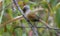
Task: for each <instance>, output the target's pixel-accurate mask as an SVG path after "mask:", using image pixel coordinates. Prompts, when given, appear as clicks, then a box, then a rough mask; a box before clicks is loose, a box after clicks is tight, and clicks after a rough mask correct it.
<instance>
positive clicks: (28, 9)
mask: <svg viewBox="0 0 60 36" xmlns="http://www.w3.org/2000/svg"><path fill="white" fill-rule="evenodd" d="M29 11H30V7H29V5H25V6H24V7H23V12H24V13H25V12H29Z"/></svg>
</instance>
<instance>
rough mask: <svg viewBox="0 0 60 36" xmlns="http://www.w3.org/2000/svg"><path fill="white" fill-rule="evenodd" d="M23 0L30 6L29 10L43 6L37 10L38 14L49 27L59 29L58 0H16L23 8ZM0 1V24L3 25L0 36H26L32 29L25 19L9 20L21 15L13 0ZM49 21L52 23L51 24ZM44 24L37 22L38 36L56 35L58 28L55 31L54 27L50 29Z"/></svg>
mask: <svg viewBox="0 0 60 36" xmlns="http://www.w3.org/2000/svg"><path fill="white" fill-rule="evenodd" d="M23 1H24V2H25V3H27V4H28V5H29V6H30V9H31V10H35V9H36V8H39V7H41V8H43V9H44V10H43V11H38V13H37V14H38V16H40V17H41V18H42V19H43V20H44V21H45V22H46V23H48V25H49V26H50V27H52V28H59V29H60V2H58V0H32V1H34V2H32V1H31V0H17V2H18V5H19V7H21V9H22V8H23V6H22V5H23ZM1 2H2V10H1V12H0V26H2V25H3V27H1V28H0V36H15V35H16V36H28V35H29V34H30V31H32V30H31V28H30V27H29V26H30V25H29V24H28V22H27V21H26V20H25V19H23V20H20V19H18V20H14V21H12V22H11V20H13V19H14V18H15V17H17V16H20V15H21V13H20V11H19V10H18V9H17V7H16V5H15V4H14V3H13V1H12V0H3V1H1ZM0 5H1V4H0ZM50 16H51V17H52V18H51V17H50ZM49 17H50V19H49ZM51 19H53V20H51ZM9 21H10V22H9ZM5 23H7V24H5ZM32 23H33V22H32ZM51 23H53V24H52V25H51ZM1 24H2V25H1ZM33 25H35V24H33ZM22 26H23V27H22ZM44 26H45V25H44V23H41V22H38V24H37V27H38V28H37V30H38V34H39V36H56V32H57V31H58V30H57V31H56V30H55V29H50V28H48V27H46V28H45V27H44ZM47 28H48V29H47ZM4 30H6V31H4ZM59 31H60V30H59ZM59 31H58V32H59ZM31 33H33V32H31ZM51 33H52V34H51ZM33 35H35V34H33Z"/></svg>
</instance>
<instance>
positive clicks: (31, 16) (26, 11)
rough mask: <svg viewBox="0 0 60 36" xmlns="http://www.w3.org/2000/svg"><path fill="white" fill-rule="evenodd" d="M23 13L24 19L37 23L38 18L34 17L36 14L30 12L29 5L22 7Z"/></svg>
mask: <svg viewBox="0 0 60 36" xmlns="http://www.w3.org/2000/svg"><path fill="white" fill-rule="evenodd" d="M22 10H23V13H24V14H25V16H26V18H28V19H29V20H30V21H32V22H39V21H40V20H39V19H40V17H39V16H38V15H36V13H34V12H32V11H31V9H30V6H29V5H24V7H23V9H22Z"/></svg>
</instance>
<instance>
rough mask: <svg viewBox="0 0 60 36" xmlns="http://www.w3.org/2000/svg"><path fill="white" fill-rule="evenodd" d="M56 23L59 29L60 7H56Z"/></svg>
mask: <svg viewBox="0 0 60 36" xmlns="http://www.w3.org/2000/svg"><path fill="white" fill-rule="evenodd" d="M56 23H57V26H58V27H59V28H60V7H58V8H57V10H56Z"/></svg>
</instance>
